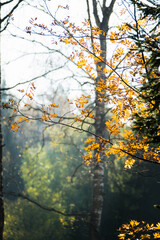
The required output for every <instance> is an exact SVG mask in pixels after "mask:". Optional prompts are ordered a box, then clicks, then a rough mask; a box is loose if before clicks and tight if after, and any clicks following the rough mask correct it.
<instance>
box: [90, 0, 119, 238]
mask: <svg viewBox="0 0 160 240" xmlns="http://www.w3.org/2000/svg"><path fill="white" fill-rule="evenodd" d="M115 1H116V0H112V1H111V3H110V6H109V7H106V1H103V7H102V14H103V18H102V21H100V19H99V16H98V10H97V4H98V3H97V1H96V0H92V4H93V12H94V18H95V21H96V24H97V26H98V27H99V28H100V30H102V31H103V32H105V36H104V35H103V34H102V35H101V36H100V50H101V53H100V57H101V58H103V60H104V61H103V62H100V63H97V64H96V69H97V79H96V86H95V111H96V112H95V133H96V136H100V137H105V136H104V133H105V103H104V102H101V101H100V100H99V98H102V99H103V98H104V97H105V93H100V92H97V90H96V87H97V86H98V84H99V83H100V82H101V83H102V82H103V81H104V82H105V81H106V76H105V74H104V73H103V69H104V68H105V67H106V65H105V62H106V53H107V44H106V36H107V33H108V23H109V19H110V16H111V13H112V10H113V6H114V3H115ZM96 142H99V139H96ZM95 154H96V152H95ZM99 154H100V158H101V161H100V162H96V161H95V165H94V177H93V198H92V209H91V221H90V240H100V239H101V236H100V226H101V217H102V211H103V201H104V156H103V151H101V152H99Z"/></svg>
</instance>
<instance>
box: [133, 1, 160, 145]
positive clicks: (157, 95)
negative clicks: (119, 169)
mask: <svg viewBox="0 0 160 240" xmlns="http://www.w3.org/2000/svg"><path fill="white" fill-rule="evenodd" d="M132 2H133V4H134V5H135V7H137V8H138V10H139V13H140V16H141V19H145V18H146V19H147V22H150V20H152V25H151V24H150V25H148V27H147V28H146V27H145V29H144V28H143V27H140V28H139V27H138V21H137V20H136V27H135V29H134V33H133V34H131V35H130V37H131V38H132V39H133V40H134V42H135V44H136V46H137V51H138V52H139V53H140V54H141V55H142V59H143V65H144V73H143V77H144V79H145V81H144V84H143V85H142V86H141V88H140V93H141V97H142V99H143V100H144V101H145V102H146V109H145V110H143V111H140V112H137V113H136V114H134V129H135V130H136V131H138V132H139V133H140V134H143V135H144V136H146V137H147V138H148V139H149V140H148V142H150V143H154V144H158V145H159V144H160V125H159V123H160V80H159V78H160V69H159V59H160V48H159V40H160V36H159V23H160V14H159V10H160V5H159V4H158V2H157V3H156V1H151V0H149V1H148V3H149V4H147V3H142V2H141V1H134V0H133V1H132ZM145 55H147V57H145Z"/></svg>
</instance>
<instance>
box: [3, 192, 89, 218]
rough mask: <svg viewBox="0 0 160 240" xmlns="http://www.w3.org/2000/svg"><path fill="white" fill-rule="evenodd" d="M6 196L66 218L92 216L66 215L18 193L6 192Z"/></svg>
mask: <svg viewBox="0 0 160 240" xmlns="http://www.w3.org/2000/svg"><path fill="white" fill-rule="evenodd" d="M4 194H5V195H11V196H14V197H20V198H22V199H24V200H27V201H28V202H30V203H33V204H35V205H36V206H38V207H40V208H41V209H43V210H46V211H49V212H55V213H58V214H60V215H63V216H66V217H72V216H77V217H78V216H79V217H85V216H89V215H90V214H89V213H64V212H61V211H59V210H56V209H55V208H53V207H47V206H44V205H42V204H40V203H39V202H37V201H36V200H33V199H31V198H29V197H27V196H25V195H24V194H22V193H16V192H4Z"/></svg>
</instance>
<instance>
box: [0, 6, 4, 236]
mask: <svg viewBox="0 0 160 240" xmlns="http://www.w3.org/2000/svg"><path fill="white" fill-rule="evenodd" d="M0 17H1V8H0ZM0 30H1V24H0ZM0 42H1V39H0ZM0 66H1V55H0ZM1 119H2V103H1V70H0V239H2V240H3V228H4V206H3V182H2V173H3V164H2V149H3V144H2V143H3V141H2V124H1V123H2V122H1Z"/></svg>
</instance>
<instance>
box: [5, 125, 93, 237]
mask: <svg viewBox="0 0 160 240" xmlns="http://www.w3.org/2000/svg"><path fill="white" fill-rule="evenodd" d="M59 130H60V129H56V132H52V134H54V136H56V137H54V139H53V142H52V143H51V146H45V147H43V149H42V148H41V147H40V146H38V147H32V148H27V149H26V150H24V152H23V161H22V165H21V174H22V175H21V177H22V179H23V183H24V188H25V191H24V195H27V196H28V197H29V198H30V199H33V200H34V201H36V202H38V203H40V204H41V205H43V206H46V207H49V208H52V207H53V208H55V209H56V210H58V211H61V212H64V213H72V212H74V213H76V212H78V213H79V212H80V213H82V212H88V210H89V209H90V202H91V201H90V198H91V192H90V191H91V190H90V176H88V170H89V167H86V166H82V167H81V168H80V169H79V171H78V172H77V173H76V175H75V177H74V178H73V181H71V179H72V175H73V173H74V171H75V168H76V167H77V166H78V165H79V164H81V161H82V159H81V154H82V153H79V149H78V147H75V146H76V145H75V146H74V144H73V143H70V142H69V139H70V137H71V135H70V136H68V138H67V139H68V140H67V141H66V139H65V138H64V133H63V132H60V131H59ZM70 134H71V133H70ZM73 136H74V143H75V142H76V144H78V142H79V144H82V143H81V140H79V139H78V138H77V137H76V136H77V135H76V134H73V133H72V137H73ZM59 142H61V143H62V142H63V144H59ZM77 146H78V145H77ZM74 156H77V158H75V157H74ZM82 179H83V181H82ZM84 192H85V194H84ZM12 209H14V211H12ZM5 211H6V216H5V239H6V240H10V239H12V238H13V236H14V239H16V240H21V239H24V240H28V239H33V240H34V239H35V240H36V239H38V240H41V239H56V240H57V239H63V238H65V239H70V238H71V236H72V235H73V236H74V235H75V234H76V232H77V231H78V232H79V234H80V235H81V234H82V233H81V232H80V231H79V228H81V229H83V225H84V223H83V221H82V220H80V219H79V217H76V218H75V217H74V216H73V217H65V216H63V215H60V214H57V213H55V212H52V211H45V210H43V209H40V208H39V207H37V206H36V205H34V204H33V203H32V204H31V203H29V202H27V201H26V200H22V199H17V200H16V201H14V202H12V201H9V200H7V201H6V207H5ZM79 224H80V225H81V226H79ZM82 235H83V236H82V237H84V234H82ZM33 236H34V237H33Z"/></svg>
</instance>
